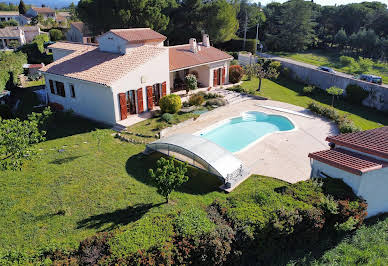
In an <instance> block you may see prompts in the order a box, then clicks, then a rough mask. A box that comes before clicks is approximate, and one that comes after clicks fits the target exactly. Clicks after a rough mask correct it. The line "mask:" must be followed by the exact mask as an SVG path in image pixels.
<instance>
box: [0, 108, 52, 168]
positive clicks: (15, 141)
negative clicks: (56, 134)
mask: <svg viewBox="0 0 388 266" xmlns="http://www.w3.org/2000/svg"><path fill="white" fill-rule="evenodd" d="M50 115H51V111H50V109H49V108H48V109H45V110H44V112H43V113H32V114H31V115H30V116H29V117H28V119H27V120H24V121H21V120H19V119H18V118H16V119H2V118H1V117H0V169H2V170H6V169H10V170H19V169H21V167H22V164H23V159H30V158H31V157H32V156H33V155H34V154H35V153H36V151H35V150H34V144H36V143H38V142H41V141H43V140H45V137H44V135H45V134H46V132H45V131H44V130H42V127H44V126H45V125H46V123H47V120H48V118H49V116H50Z"/></svg>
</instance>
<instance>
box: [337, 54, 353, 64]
mask: <svg viewBox="0 0 388 266" xmlns="http://www.w3.org/2000/svg"><path fill="white" fill-rule="evenodd" d="M339 60H340V63H341V65H343V66H351V65H354V64H356V60H354V58H353V57H350V56H344V55H343V56H340V58H339Z"/></svg>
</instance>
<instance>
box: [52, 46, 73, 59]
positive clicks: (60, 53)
mask: <svg viewBox="0 0 388 266" xmlns="http://www.w3.org/2000/svg"><path fill="white" fill-rule="evenodd" d="M50 49H51V50H52V52H53V59H54V61H56V60H58V59H61V58H62V57H65V56H67V55H69V54H71V53H74V51H72V50H66V49H59V48H50Z"/></svg>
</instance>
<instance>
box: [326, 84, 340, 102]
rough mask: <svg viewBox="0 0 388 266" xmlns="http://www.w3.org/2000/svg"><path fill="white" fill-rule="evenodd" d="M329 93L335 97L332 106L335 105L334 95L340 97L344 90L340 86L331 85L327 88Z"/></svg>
mask: <svg viewBox="0 0 388 266" xmlns="http://www.w3.org/2000/svg"><path fill="white" fill-rule="evenodd" d="M326 92H327V93H328V94H330V95H331V96H332V97H333V98H332V100H331V106H334V97H336V96H337V97H338V96H340V95H342V94H343V93H344V90H343V89H341V88H338V87H334V86H333V87H330V88H328V89H327V90H326Z"/></svg>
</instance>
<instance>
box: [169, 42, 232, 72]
mask: <svg viewBox="0 0 388 266" xmlns="http://www.w3.org/2000/svg"><path fill="white" fill-rule="evenodd" d="M198 46H199V47H201V48H200V49H201V50H200V51H198V52H196V53H193V52H191V51H190V44H184V45H177V46H170V47H169V49H170V71H172V70H178V69H182V68H188V67H192V66H196V65H201V64H206V63H211V62H215V61H220V60H228V59H233V57H232V56H230V55H229V54H227V53H225V52H223V51H221V50H219V49H217V48H215V47H212V46H210V47H205V46H203V45H202V44H198Z"/></svg>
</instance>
